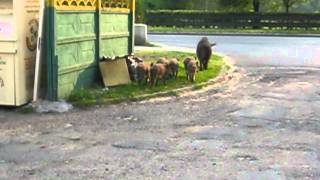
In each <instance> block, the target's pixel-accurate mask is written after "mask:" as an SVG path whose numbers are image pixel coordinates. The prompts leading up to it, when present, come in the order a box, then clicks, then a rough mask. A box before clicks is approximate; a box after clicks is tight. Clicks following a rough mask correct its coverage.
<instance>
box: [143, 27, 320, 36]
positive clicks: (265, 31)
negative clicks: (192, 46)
mask: <svg viewBox="0 0 320 180" xmlns="http://www.w3.org/2000/svg"><path fill="white" fill-rule="evenodd" d="M148 30H149V32H151V33H195V34H223V33H227V34H228V33H231V34H233V33H240V34H241V33H245V34H284V35H288V34H292V35H299V34H320V30H315V29H309V30H305V29H304V28H301V29H290V30H288V29H215V28H192V27H181V28H180V27H161V26H160V27H153V26H148Z"/></svg>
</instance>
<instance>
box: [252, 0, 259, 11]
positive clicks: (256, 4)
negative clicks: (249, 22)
mask: <svg viewBox="0 0 320 180" xmlns="http://www.w3.org/2000/svg"><path fill="white" fill-rule="evenodd" d="M252 5H253V10H254V12H256V13H258V12H260V0H253V1H252Z"/></svg>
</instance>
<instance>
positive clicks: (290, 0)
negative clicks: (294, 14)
mask: <svg viewBox="0 0 320 180" xmlns="http://www.w3.org/2000/svg"><path fill="white" fill-rule="evenodd" d="M306 1H307V0H282V2H283V6H284V8H285V10H286V13H289V10H290V8H291V7H292V6H293V5H294V4H297V3H302V2H306Z"/></svg>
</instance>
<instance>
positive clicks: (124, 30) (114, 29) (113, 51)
mask: <svg viewBox="0 0 320 180" xmlns="http://www.w3.org/2000/svg"><path fill="white" fill-rule="evenodd" d="M129 19H130V14H128V13H105V12H104V13H102V14H101V19H100V36H101V37H100V38H101V44H100V55H102V56H123V55H127V54H129V53H130V46H129V44H130V39H129V36H130V29H129V27H130V21H129Z"/></svg>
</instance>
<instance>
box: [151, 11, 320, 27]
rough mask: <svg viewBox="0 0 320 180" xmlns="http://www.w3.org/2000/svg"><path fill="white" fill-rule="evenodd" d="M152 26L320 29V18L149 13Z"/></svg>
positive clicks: (272, 15)
mask: <svg viewBox="0 0 320 180" xmlns="http://www.w3.org/2000/svg"><path fill="white" fill-rule="evenodd" d="M146 23H147V24H148V25H150V26H176V27H186V26H192V27H213V28H256V29H258V28H270V29H271V28H286V29H295V28H305V29H311V28H316V29H319V28H320V14H286V13H214V12H203V11H168V10H159V11H148V12H147V14H146Z"/></svg>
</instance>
